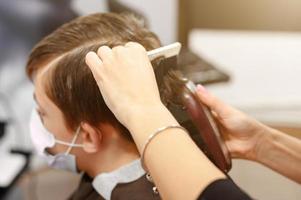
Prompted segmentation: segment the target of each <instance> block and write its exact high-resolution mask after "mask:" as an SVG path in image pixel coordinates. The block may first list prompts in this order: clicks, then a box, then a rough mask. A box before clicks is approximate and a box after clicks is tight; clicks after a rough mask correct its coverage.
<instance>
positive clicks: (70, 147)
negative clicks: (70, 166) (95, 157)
mask: <svg viewBox="0 0 301 200" xmlns="http://www.w3.org/2000/svg"><path fill="white" fill-rule="evenodd" d="M79 133H80V126H79V127H78V128H77V129H76V132H75V136H74V137H73V139H72V141H71V143H70V144H69V147H68V149H67V151H66V153H65V155H68V154H69V153H70V151H71V149H72V148H73V147H83V145H82V144H75V142H76V140H77V138H78V135H79Z"/></svg>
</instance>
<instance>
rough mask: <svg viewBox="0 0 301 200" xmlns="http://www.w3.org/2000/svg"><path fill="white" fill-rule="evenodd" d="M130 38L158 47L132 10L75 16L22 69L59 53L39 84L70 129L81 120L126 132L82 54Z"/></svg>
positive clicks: (32, 67) (31, 73)
mask: <svg viewBox="0 0 301 200" xmlns="http://www.w3.org/2000/svg"><path fill="white" fill-rule="evenodd" d="M129 41H134V42H139V43H140V44H142V45H143V46H144V47H145V48H146V49H147V50H151V49H154V48H157V47H159V46H160V41H159V39H158V37H157V36H156V35H155V34H154V33H152V32H151V31H149V30H148V29H147V28H145V27H144V25H143V23H142V22H141V21H139V19H137V18H136V17H134V16H133V15H129V14H113V13H104V14H93V15H89V16H85V17H80V18H77V19H75V20H73V21H71V22H69V23H67V24H65V25H63V26H61V27H60V28H58V29H57V30H56V31H54V32H53V33H52V34H50V35H48V36H47V37H45V38H44V39H43V40H42V41H40V42H39V43H38V44H37V45H36V46H35V47H34V48H33V50H32V52H31V54H30V56H29V59H28V63H27V67H26V72H27V74H28V76H29V77H30V78H31V79H33V77H34V74H35V73H36V71H37V70H39V68H41V66H40V65H41V63H42V64H45V63H47V62H49V61H51V60H54V58H56V57H59V56H62V57H61V58H59V59H58V61H57V62H56V63H55V64H54V65H53V66H51V67H50V69H49V71H48V72H47V73H48V74H47V75H48V76H47V79H46V81H45V82H44V83H45V84H44V86H45V91H46V94H47V96H48V97H49V98H50V99H51V100H52V101H53V102H54V104H56V105H57V106H58V108H59V109H60V110H61V111H62V112H63V114H64V117H65V121H66V124H67V126H68V127H69V128H71V129H73V130H74V129H75V128H76V126H78V125H79V123H80V122H88V123H90V124H91V125H94V126H96V125H97V124H99V123H101V122H109V123H111V124H113V125H117V126H119V127H121V129H122V130H123V132H127V130H126V129H125V128H124V127H123V126H122V125H121V124H120V123H119V122H118V121H117V119H116V118H115V117H114V115H113V113H112V112H111V111H110V110H109V109H108V107H107V106H106V104H105V102H104V100H103V98H102V96H101V93H100V91H99V89H98V86H97V84H96V81H95V80H94V78H93V76H92V73H91V71H90V70H89V68H88V66H87V65H86V64H85V55H86V54H87V53H88V52H89V51H97V49H98V47H99V46H101V45H107V46H110V47H113V46H117V45H123V44H125V43H127V42H129ZM127 133H128V132H127ZM127 135H129V134H127Z"/></svg>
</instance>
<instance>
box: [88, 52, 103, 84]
mask: <svg viewBox="0 0 301 200" xmlns="http://www.w3.org/2000/svg"><path fill="white" fill-rule="evenodd" d="M85 61H86V64H87V65H88V67H89V68H90V70H91V72H92V74H93V76H94V78H95V79H96V81H98V79H101V72H100V69H101V67H102V61H101V59H100V58H99V57H98V56H97V54H96V53H95V52H92V51H90V52H89V53H87V55H86V58H85Z"/></svg>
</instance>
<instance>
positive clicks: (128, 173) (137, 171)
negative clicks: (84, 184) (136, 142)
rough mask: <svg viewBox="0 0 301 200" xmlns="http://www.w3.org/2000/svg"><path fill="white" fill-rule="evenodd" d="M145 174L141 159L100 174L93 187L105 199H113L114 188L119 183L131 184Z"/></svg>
mask: <svg viewBox="0 0 301 200" xmlns="http://www.w3.org/2000/svg"><path fill="white" fill-rule="evenodd" d="M144 174H145V171H144V169H143V168H142V166H141V162H140V159H137V160H135V161H133V162H131V163H129V164H127V165H124V166H122V167H120V168H118V169H116V170H114V171H112V172H108V173H101V174H98V175H97V176H96V177H95V178H94V180H93V182H92V185H93V187H94V189H95V190H96V191H97V192H98V193H99V194H100V195H101V196H102V197H103V198H105V199H111V194H112V191H113V190H114V188H115V187H116V185H117V184H119V183H129V182H132V181H135V180H137V179H139V178H140V177H141V176H143V175H144Z"/></svg>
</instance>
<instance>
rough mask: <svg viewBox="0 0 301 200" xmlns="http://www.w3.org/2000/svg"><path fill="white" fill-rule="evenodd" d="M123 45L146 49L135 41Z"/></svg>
mask: <svg viewBox="0 0 301 200" xmlns="http://www.w3.org/2000/svg"><path fill="white" fill-rule="evenodd" d="M124 46H125V47H128V48H131V47H133V48H139V49H143V50H144V51H146V50H145V48H144V47H143V46H142V45H141V44H139V43H137V42H128V43H126V44H125V45H124Z"/></svg>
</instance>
